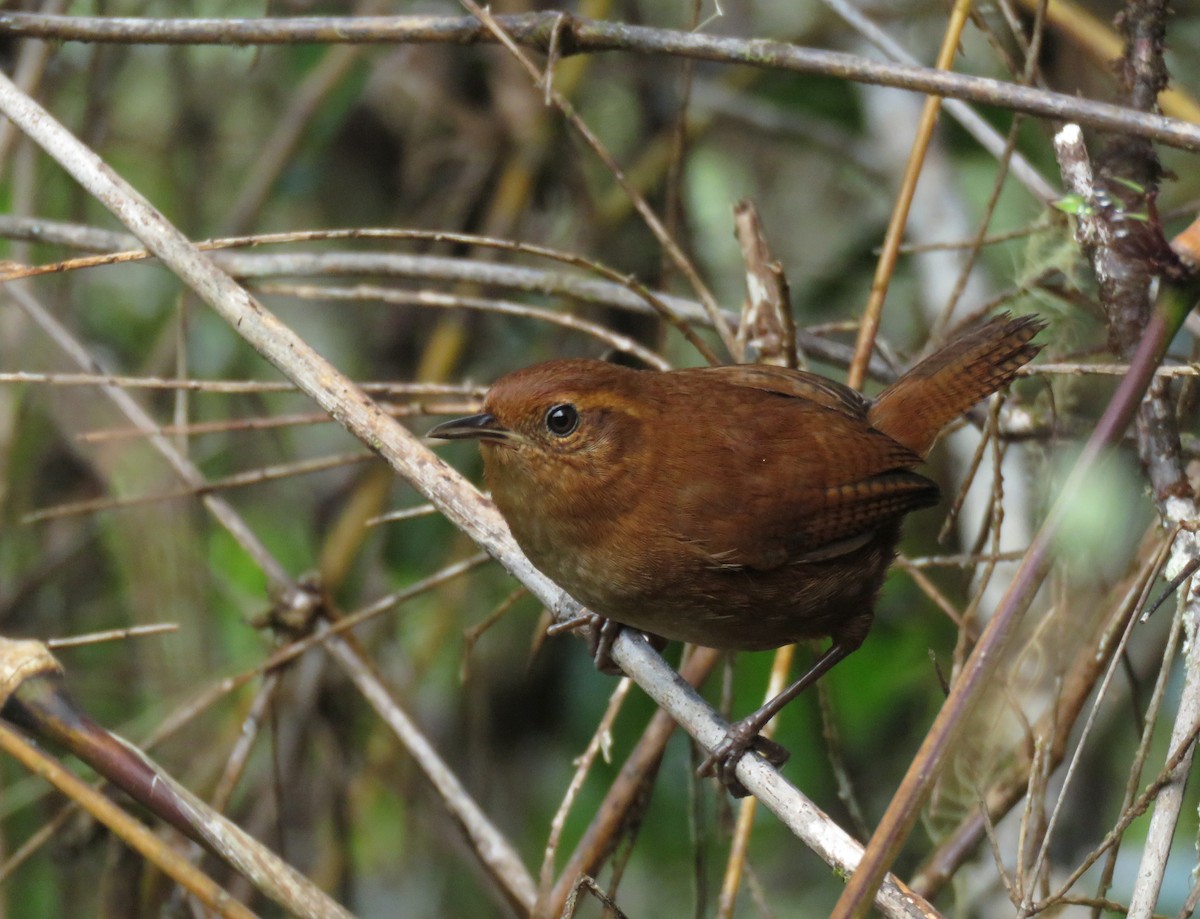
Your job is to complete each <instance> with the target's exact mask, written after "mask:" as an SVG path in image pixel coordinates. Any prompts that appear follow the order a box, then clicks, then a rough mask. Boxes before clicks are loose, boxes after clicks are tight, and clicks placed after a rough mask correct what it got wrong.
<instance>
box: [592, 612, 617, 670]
mask: <svg viewBox="0 0 1200 919" xmlns="http://www.w3.org/2000/svg"><path fill="white" fill-rule="evenodd" d="M590 618H591V621H590V622H589V624H588V625H589V628H588V639H587V642H588V653H589V654H591V656H592V660H593V661H595V663H596V669H597V670H599V671H600V672H601V673H607V674H608V675H609V676H624V675H625V671H624V670H622V669H621V668H620V666H619V665H618V664H617V662H616V661H614V660H613V659H612V649H613V642H615V641H616V640H617V636H618V635H620V634H621V629H623V628H625V626H623V625H621V623H619V622H616V621H615V620H613V619H606V618H605V617H603V616H597V615H596V614H595V613H592V615H591V617H590Z"/></svg>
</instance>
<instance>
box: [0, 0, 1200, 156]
mask: <svg viewBox="0 0 1200 919" xmlns="http://www.w3.org/2000/svg"><path fill="white" fill-rule="evenodd" d="M496 20H497V22H499V23H500V25H501V26H503V28H504V30H505V32H507V33H508V34H509V35H510V36H511V37H512V39H513V41H515V42H516V43H517V44H521V45H526V46H529V47H532V48H535V49H538V50H542V51H548V50H549V48H550V44H551V41H552V36H553V35H554V32H555V30H556V29H558V30H559V38H558V41H559V44H560V47H561V52H562V54H563V55H564V56H567V55H570V54H581V53H586V52H600V51H628V52H636V53H642V54H673V55H678V56H681V57H691V58H695V59H697V60H704V61H714V62H718V63H724V64H745V65H748V66H752V67H763V68H767V69H775V70H785V71H791V72H793V73H808V74H818V75H822V76H831V77H838V78H841V79H845V80H851V81H853V82H859V83H871V84H876V85H879V86H891V87H895V88H897V89H906V90H910V91H912V92H918V93H924V94H927V95H938V96H944V97H948V98H957V99H964V100H966V101H969V102H977V103H981V104H984V105H991V106H997V107H999V108H1004V109H1010V110H1012V111H1016V112H1024V113H1025V114H1027V115H1034V116H1037V117H1039V118H1049V119H1052V120H1055V121H1068V120H1069V121H1074V122H1077V123H1079V124H1083V125H1087V126H1089V127H1094V128H1101V129H1104V130H1107V131H1113V132H1117V133H1125V134H1129V135H1135V136H1139V137H1145V138H1148V139H1150V140H1157V141H1160V142H1162V143H1164V144H1167V145H1168V146H1173V147H1180V148H1182V149H1184V150H1200V126H1197V125H1193V124H1189V123H1188V122H1186V121H1180V120H1178V119H1175V118H1166V117H1164V116H1162V115H1151V114H1146V113H1142V112H1136V111H1131V110H1129V109H1126V108H1122V107H1121V106H1117V105H1109V104H1107V103H1103V102H1093V101H1090V100H1086V99H1079V98H1077V97H1075V96H1071V95H1067V94H1063V93H1049V92H1045V91H1044V90H1038V89H1032V88H1029V87H1022V86H1014V85H1013V84H1011V83H1008V82H1005V81H1003V80H992V79H987V78H984V77H971V76H964V75H962V74H955V73H947V72H943V71H938V70H935V69H931V68H926V67H914V66H907V65H902V64H892V63H885V62H880V61H873V60H869V59H866V58H861V57H856V56H855V55H852V54H843V53H840V52H836V51H824V50H819V49H814V48H802V47H798V46H796V45H791V44H787V43H785V42H775V41H767V40H764V39H754V38H722V37H718V36H713V35H704V34H702V33H695V32H679V31H673V30H670V29H655V28H650V27H647V26H634V25H628V24H626V23H620V22H601V21H597V20H590V19H584V18H581V17H576V16H567V17H566V18H565V20H564V16H563V14H561V13H557V12H550V13H532V14H527V15H521V16H497V17H496ZM0 34H7V35H12V36H16V37H30V38H45V39H50V40H53V41H84V42H116V43H121V44H138V45H148V44H186V45H195V44H217V45H231V46H242V45H267V44H335V43H371V44H400V43H422V42H428V43H438V44H445V43H454V44H475V43H478V42H488V41H493V40H494V37H493V36H492V35H491V34H490V32H489V30H488V29H487V27H486V26H484V25H483V24H481V23H480V22H479V21H478V20H477V19H475V18H474V17H435V16H412V17H403V16H397V17H391V16H361V17H329V18H319V17H309V18H297V19H287V18H282V17H281V18H271V19H134V18H117V17H88V16H42V15H39V14H36V13H15V12H7V13H0Z"/></svg>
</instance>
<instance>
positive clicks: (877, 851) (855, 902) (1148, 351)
mask: <svg viewBox="0 0 1200 919" xmlns="http://www.w3.org/2000/svg"><path fill="white" fill-rule="evenodd" d="M1185 301H1186V305H1185ZM1191 302H1192V299H1191V294H1190V293H1189V292H1188V291H1186V290H1182V289H1179V288H1173V287H1169V286H1168V285H1166V284H1165V283H1164V285H1163V287H1162V288H1160V295H1159V301H1158V304H1157V305H1156V308H1155V311H1154V313H1153V314H1152V315H1151V318H1150V321H1149V323H1148V324H1147V327H1146V332H1145V335H1144V336H1143V338H1142V340H1141V343H1140V344H1139V346H1138V349H1137V351H1136V353H1135V354H1134V357H1133V359H1132V360H1131V361H1130V371H1129V374H1128V376H1126V377H1125V378H1124V379H1123V380H1122V381H1121V383H1120V385H1119V386H1118V387H1117V391H1116V392H1115V393H1114V395H1113V397H1112V400H1111V401H1110V402H1109V404H1108V406H1107V408H1106V409H1105V410H1104V414H1103V415H1102V416H1101V418H1100V420H1099V421H1098V422H1097V424H1096V427H1095V429H1094V430H1093V432H1092V435H1091V436H1090V437H1089V438H1088V441H1087V443H1086V444H1085V445H1084V448H1083V451H1082V453H1081V454H1080V457H1079V459H1078V461H1077V462H1076V464H1075V466H1074V468H1073V469H1072V470H1071V474H1070V476H1069V477H1068V479H1067V482H1066V483H1065V484H1064V486H1063V490H1062V493H1061V494H1060V496H1059V498H1058V500H1057V501H1055V503H1054V506H1053V507H1052V508H1051V510H1050V513H1049V515H1048V516H1047V518H1046V520H1045V522H1044V523H1043V524H1042V526H1041V528H1040V529H1039V530H1038V533H1037V535H1036V536H1035V537H1034V540H1033V542H1032V544H1031V545H1030V547H1029V551H1028V553H1027V554H1026V556H1025V559H1024V560H1023V561H1022V563H1021V566H1020V568H1018V569H1017V572H1016V574H1015V575H1014V576H1013V580H1012V583H1011V584H1010V585H1009V588H1008V590H1007V591H1006V592H1005V594H1004V597H1003V598H1002V599H1001V601H1000V604H999V606H998V607H997V609H996V612H995V614H994V615H993V617H992V619H991V621H990V622H989V623H988V625H987V628H986V629H985V630H984V632H983V634H982V635H981V636H980V639H979V643H978V644H977V645H976V646H975V649H974V651H972V653H971V657H970V658H969V659H968V661H967V664H966V666H965V667H964V669H963V672H962V675H961V676H960V677H959V679H958V681H957V682H956V683H955V684H954V687H953V689H952V690H951V692H950V696H949V697H948V698H947V699H946V702H945V704H944V705H943V706H942V709H941V711H940V712H938V716H937V718H936V719H935V721H934V723H933V726H932V727H931V728H930V729H929V732H928V734H926V736H925V740H924V742H923V743H922V744H921V748H920V750H919V751H918V753H917V756H916V758H915V759H914V760H913V762H912V764H911V765H910V766H909V769H908V772H907V773H906V775H905V777H904V780H903V782H902V783H901V785H900V788H899V789H898V790H897V792H896V794H895V796H894V797H893V798H892V801H891V803H890V804H889V805H888V809H887V811H886V813H885V814H884V816H883V819H882V820H881V821H880V824H879V826H878V828H877V829H876V830H875V834H874V835H873V836H872V837H871V842H870V843H869V844H868V846H867V850H866V852H865V853H864V855H863V860H862V862H861V863H860V866H859V868H858V870H857V871H855V873H854V875H853V877H851V879H850V883H849V884H848V885H847V887H846V889H845V891H843V893H842V896H841V897H840V898H839V899H838V902H837V904H836V906H835V907H834V912H833V916H834V917H836V919H845V917H848V916H862V915H865V913H866V912H867V910H868V909H869V908H870V905H871V899H872V896H873V894H874V892H875V890H876V889H877V885H878V883H879V879H880V878H881V877H882V876H883V874H884V872H885V871H886V870H887V868H888V866H890V865H891V863H892V860H893V859H894V858H895V857H896V854H897V853H898V852H899V850H900V847H901V846H902V845H903V844H904V840H905V839H906V838H907V837H908V834H909V832H910V831H911V829H912V826H913V824H914V823H915V822H916V820H917V816H918V814H919V813H920V808H921V805H922V803H923V802H924V800H925V797H926V795H927V794H928V793H929V790H930V788H931V787H932V785H933V782H934V780H935V779H936V778H937V775H938V772H939V769H940V767H941V765H942V763H943V762H944V761H945V759H946V756H947V755H948V754H949V752H950V750H951V749H952V748H953V746H954V745H955V743H956V742H957V740H958V737H959V735H960V734H961V732H962V731H963V730H964V729H965V728H966V725H967V722H968V719H969V716H970V714H971V713H972V712H973V711H974V709H975V707H976V705H977V704H978V703H979V700H980V698H981V697H982V695H983V692H984V691H985V690H986V689H987V687H988V685H989V682H990V677H991V675H992V674H993V673H994V672H995V669H996V667H997V666H998V665H999V663H1000V660H1001V658H1002V656H1003V651H1004V649H1005V648H1006V647H1007V646H1008V643H1009V639H1010V638H1011V637H1012V635H1013V634H1014V632H1015V631H1016V627H1017V626H1018V625H1019V624H1020V622H1021V620H1022V618H1023V617H1024V614H1025V612H1026V611H1027V610H1028V608H1029V605H1030V604H1031V603H1032V602H1033V596H1034V594H1035V593H1036V591H1037V589H1038V587H1039V586H1041V583H1042V581H1043V580H1044V579H1045V576H1046V574H1047V572H1048V571H1049V569H1050V564H1051V561H1052V559H1051V548H1052V545H1053V543H1054V540H1055V538H1056V537H1057V535H1058V534H1059V532H1060V531H1061V528H1062V524H1063V522H1064V520H1065V519H1066V518H1067V516H1068V514H1069V510H1070V508H1071V507H1073V506H1074V504H1075V502H1076V501H1077V500H1080V499H1081V498H1080V496H1081V495H1082V493H1083V491H1084V488H1085V485H1086V482H1087V479H1088V477H1089V475H1090V474H1091V473H1092V471H1093V470H1094V469H1095V468H1096V467H1097V466H1098V465H1099V464H1100V461H1101V459H1102V457H1103V455H1104V454H1105V452H1106V451H1107V449H1108V448H1109V447H1110V446H1112V445H1113V444H1116V443H1117V442H1118V441H1119V440H1120V438H1121V436H1122V435H1123V434H1124V431H1125V429H1126V428H1127V427H1128V425H1129V422H1130V421H1131V420H1132V418H1133V416H1134V414H1135V413H1136V411H1137V407H1138V404H1139V403H1140V401H1141V397H1142V394H1143V393H1144V392H1145V391H1146V389H1147V387H1148V386H1149V385H1150V381H1151V380H1152V379H1153V377H1154V367H1155V366H1157V364H1158V363H1159V362H1160V361H1161V360H1162V356H1163V354H1164V353H1165V352H1166V349H1167V346H1168V344H1169V343H1170V339H1171V336H1172V335H1173V334H1174V332H1175V330H1176V329H1178V327H1179V326H1180V325H1181V324H1182V322H1183V317H1184V316H1185V315H1186V314H1187V311H1188V310H1189V309H1190V306H1191Z"/></svg>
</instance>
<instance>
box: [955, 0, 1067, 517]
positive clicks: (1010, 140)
mask: <svg viewBox="0 0 1200 919" xmlns="http://www.w3.org/2000/svg"><path fill="white" fill-rule="evenodd" d="M1048 2H1049V0H1040V2H1039V3H1038V5H1037V9H1036V10H1035V14H1034V21H1033V40H1032V42H1031V43H1030V44H1029V46H1028V47H1027V48H1024V49H1023V52H1024V54H1025V67H1024V72H1023V73H1022V74H1021V82H1022V83H1023V84H1025V85H1030V84H1032V83H1033V82H1034V79H1035V77H1036V75H1037V69H1038V60H1039V59H1040V57H1041V49H1042V38H1043V36H1044V35H1045V25H1046V19H1045V12H1046V6H1047V3H1048ZM1014 34H1015V35H1017V36H1021V32H1020V31H1019V29H1018V30H1017V31H1016V32H1015V33H1014ZM1022 120H1023V119H1022V118H1021V117H1020V116H1019V115H1018V116H1017V117H1015V118H1013V120H1012V124H1011V125H1010V126H1009V129H1008V136H1007V137H1006V138H1005V141H1004V150H1003V151H1002V152H1001V154H1000V156H999V157H998V160H999V164H998V168H997V169H996V175H995V177H994V179H993V180H992V192H991V194H990V195H989V196H988V200H987V204H986V205H984V208H983V216H982V217H981V218H980V221H979V229H978V230H977V231H976V233H975V236H974V238H973V239H972V240H971V241H970V244H969V246H968V249H967V252H966V258H965V259H964V260H963V263H962V267H961V268H960V270H959V274H958V278H957V279H956V280H955V282H954V290H953V291H952V292H951V294H950V296H949V298H948V299H947V301H946V305H945V307H944V308H943V309H942V314H941V316H940V317H938V321H937V324H936V326H935V329H936V330H937V331H939V332H940V331H942V330H944V329H945V328H946V326H947V325H948V324H949V322H950V317H951V316H953V315H954V309H955V307H956V306H957V305H958V301H959V299H960V298H961V297H962V294H963V291H965V290H966V288H967V282H968V281H969V280H970V276H971V272H972V271H973V270H974V268H975V263H976V261H977V260H978V258H979V255H980V253H981V252H982V249H983V241H984V239H986V238H987V231H988V226H989V225H990V224H991V222H992V217H993V216H994V215H995V212H996V207H997V205H998V204H999V203H1000V194H1001V192H1002V191H1003V190H1004V183H1005V180H1006V179H1007V178H1008V173H1009V170H1010V168H1011V167H1012V159H1013V154H1014V152H1015V151H1016V147H1017V137H1018V135H1019V132H1020V129H1021V123H1022ZM999 533H1000V527H999V525H997V526H996V536H997V538H999Z"/></svg>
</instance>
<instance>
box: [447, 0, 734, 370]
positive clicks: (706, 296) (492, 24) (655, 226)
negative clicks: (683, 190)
mask: <svg viewBox="0 0 1200 919" xmlns="http://www.w3.org/2000/svg"><path fill="white" fill-rule="evenodd" d="M460 2H461V3H462V5H463V6H465V7H466V8H467V9H468V10H470V11H471V13H472V14H473V15H475V16H476V17H478V19H479V21H480V22H481V23H483V24H484V25H485V26H486V27H487V28H488V29H489V30H490V31H491V32H492V34H494V35H495V37H496V39H497V41H499V42H500V43H501V44H502V45H504V47H506V48H507V49H508V50H509V51H510V52H511V53H512V55H513V57H515V58H516V59H517V62H518V63H520V64H521V66H523V67H524V68H525V70H526V71H527V72H528V73H529V75H530V76H531V77H532V78H533V82H534V85H535V86H541V87H543V88H544V91H545V97H546V100H547V101H548V102H553V103H554V105H555V107H556V108H557V109H558V110H559V111H560V112H562V114H563V117H564V118H566V119H567V122H568V123H569V124H570V125H571V127H573V128H574V129H575V130H576V131H577V132H578V133H579V135H580V137H582V138H583V140H584V142H585V143H586V144H587V145H588V146H589V147H591V148H592V151H593V152H594V153H595V154H596V156H597V157H599V158H600V162H602V163H603V164H604V167H605V168H606V169H607V170H608V172H609V174H610V175H611V176H612V177H613V179H614V180H616V182H617V184H618V185H620V186H621V188H622V189H623V190H624V191H625V194H626V195H628V196H629V200H630V201H631V202H633V206H634V208H635V209H636V210H637V212H638V214H640V215H641V217H642V220H643V221H644V222H645V224H646V226H647V228H649V230H650V232H651V233H653V234H654V238H655V239H656V240H658V244H659V245H660V246H662V247H663V250H664V251H665V252H666V254H667V255H668V256H669V257H670V259H671V261H672V262H673V263H674V265H675V267H676V269H678V271H679V273H680V274H682V275H683V276H684V277H685V278H686V279H687V281H688V283H689V284H690V285H691V286H692V290H694V291H695V293H696V296H697V297H699V298H700V303H701V304H702V305H703V306H704V309H705V311H706V312H707V313H708V317H709V319H710V320H711V322H712V324H713V327H714V328H715V329H716V330H717V334H718V335H719V336H720V337H721V341H722V342H724V344H725V348H726V349H727V350H728V351H729V353H730V354H732V355H733V356H734V358H735V359H740V357H741V355H740V354H739V353H738V350H737V341H736V339H735V336H734V332H733V329H732V328H730V325H729V323H727V322H726V321H725V319H724V316H723V315H722V313H721V307H720V305H719V304H718V303H717V299H716V297H714V296H713V294H712V291H710V290H709V289H708V286H707V285H706V284H705V283H704V281H703V280H701V278H700V274H699V272H697V271H696V267H695V266H694V265H693V264H692V261H691V259H689V258H688V257H687V256H686V255H684V253H683V250H682V249H680V248H679V244H678V243H677V242H675V240H674V239H673V238H672V237H671V234H670V233H668V232H667V228H666V227H665V226H663V223H662V221H661V220H660V219H659V217H658V215H657V214H656V213H654V209H653V208H651V207H650V204H649V203H648V202H647V201H646V199H645V198H644V197H643V196H642V194H641V193H640V192H639V191H638V190H637V189H636V188H634V186H633V183H632V182H630V181H629V179H628V178H627V177H626V175H625V173H624V171H623V170H622V169H621V167H620V166H618V165H617V161H616V160H615V159H613V156H612V154H611V153H609V151H608V148H607V147H605V146H604V144H603V143H602V142H601V140H600V138H599V137H598V136H597V135H596V134H595V132H593V131H592V129H591V128H590V127H588V124H587V122H585V121H584V120H583V119H582V118H581V117H579V114H578V113H577V112H576V111H575V107H574V106H573V105H572V104H571V103H570V101H569V100H568V99H567V98H566V97H565V96H564V95H563V94H562V93H560V92H559V91H558V90H556V89H555V88H554V87H553V85H551V83H550V81H549V80H546V79H544V77H543V75H542V73H541V72H540V71H539V70H538V68H537V67H536V66H535V65H534V63H533V62H532V61H531V60H530V59H529V56H528V55H526V54H525V53H524V52H523V51H522V50H521V49H520V48H518V47H517V45H516V44H515V43H514V42H513V40H512V38H511V37H510V36H509V35H508V34H507V32H506V31H505V29H504V27H503V26H502V25H500V23H498V22H497V21H496V19H495V17H493V16H492V14H491V12H490V11H488V10H485V9H483V8H482V7H480V6H479V4H477V3H476V2H475V0H460ZM568 18H569V17H567V16H566V14H562V15H560V16H559V18H558V19H557V21H556V22H555V25H554V31H553V35H555V36H560V29H561V27H562V24H563V23H564V22H566V21H568ZM559 40H560V41H561V38H559ZM689 340H691V339H689ZM692 344H693V345H696V342H695V341H692ZM697 350H698V351H700V353H701V354H702V355H703V356H704V358H705V360H707V361H708V362H709V363H710V364H715V363H718V361H717V360H716V358H715V355H714V354H713V353H712V351H711V350H709V349H708V348H707V347H697Z"/></svg>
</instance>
